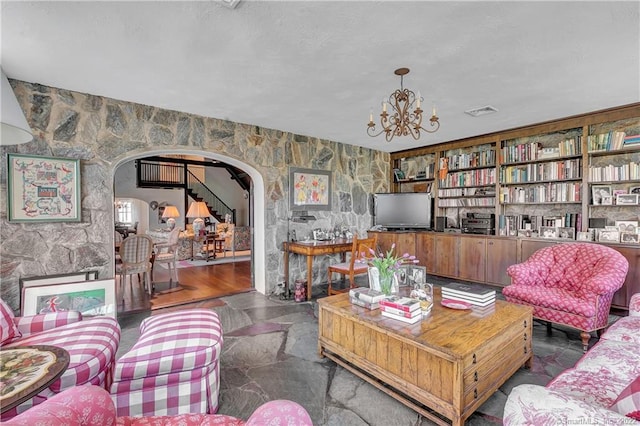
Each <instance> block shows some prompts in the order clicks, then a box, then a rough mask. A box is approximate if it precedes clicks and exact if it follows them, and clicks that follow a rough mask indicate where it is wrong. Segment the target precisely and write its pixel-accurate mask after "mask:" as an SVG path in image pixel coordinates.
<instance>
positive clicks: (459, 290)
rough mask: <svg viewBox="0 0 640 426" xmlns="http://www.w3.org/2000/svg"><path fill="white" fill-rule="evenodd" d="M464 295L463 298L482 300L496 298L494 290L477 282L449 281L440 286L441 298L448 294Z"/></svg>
mask: <svg viewBox="0 0 640 426" xmlns="http://www.w3.org/2000/svg"><path fill="white" fill-rule="evenodd" d="M453 295H455V296H461V297H465V300H477V301H480V302H484V301H487V300H491V299H495V298H496V291H495V290H492V289H490V288H487V287H484V286H481V285H479V284H467V283H449V284H447V285H444V286H442V298H445V296H447V297H446V298H449V296H453Z"/></svg>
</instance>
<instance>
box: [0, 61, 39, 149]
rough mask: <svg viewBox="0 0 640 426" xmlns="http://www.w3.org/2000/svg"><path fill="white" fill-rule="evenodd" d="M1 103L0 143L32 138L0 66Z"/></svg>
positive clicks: (14, 143) (12, 142)
mask: <svg viewBox="0 0 640 426" xmlns="http://www.w3.org/2000/svg"><path fill="white" fill-rule="evenodd" d="M0 74H2V75H1V76H0V78H1V79H2V104H1V107H0V122H1V123H2V124H1V126H0V145H19V144H23V143H27V142H31V141H32V140H33V134H32V133H31V128H30V127H29V124H28V123H27V118H26V117H25V116H24V112H23V111H22V108H21V107H20V104H19V103H18V100H17V99H16V95H15V93H13V89H12V88H11V84H9V80H8V79H7V76H6V75H4V71H3V70H2V68H0Z"/></svg>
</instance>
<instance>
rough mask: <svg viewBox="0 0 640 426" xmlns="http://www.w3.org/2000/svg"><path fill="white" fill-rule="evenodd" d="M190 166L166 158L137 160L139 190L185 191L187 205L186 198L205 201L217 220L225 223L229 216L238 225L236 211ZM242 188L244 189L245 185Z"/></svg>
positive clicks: (186, 163)
mask: <svg viewBox="0 0 640 426" xmlns="http://www.w3.org/2000/svg"><path fill="white" fill-rule="evenodd" d="M188 165H189V163H188V162H180V163H173V162H172V161H171V159H166V158H155V157H154V158H152V159H151V160H149V159H142V160H136V185H137V186H138V187H139V188H167V189H173V188H182V189H184V191H185V205H186V201H187V200H186V196H189V197H191V198H192V199H194V200H195V201H204V202H205V203H206V204H207V207H208V208H209V212H210V213H211V216H213V217H214V218H216V220H218V221H219V222H224V221H225V216H226V215H227V214H229V215H231V220H232V223H236V210H235V209H232V208H231V207H229V206H228V205H226V204H225V203H224V202H223V201H222V200H221V199H220V198H219V197H218V196H217V195H216V194H214V193H213V191H211V189H210V188H209V187H208V186H207V185H206V184H205V183H204V182H202V181H201V180H200V179H198V177H197V176H195V175H194V174H193V173H191V171H190V170H189V169H188ZM198 165H201V164H198ZM229 173H232V171H229ZM234 173H235V172H234ZM240 186H241V187H242V188H243V189H244V186H243V185H240Z"/></svg>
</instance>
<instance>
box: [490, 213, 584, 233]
mask: <svg viewBox="0 0 640 426" xmlns="http://www.w3.org/2000/svg"><path fill="white" fill-rule="evenodd" d="M542 227H554V228H574V229H575V230H576V231H579V230H581V229H582V213H565V214H564V215H558V216H534V215H532V216H529V215H526V214H520V215H500V216H498V229H499V231H500V232H499V235H512V236H515V235H518V234H519V233H518V231H519V230H531V231H536V232H537V231H539V230H540V229H541V228H542Z"/></svg>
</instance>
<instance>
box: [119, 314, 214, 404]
mask: <svg viewBox="0 0 640 426" xmlns="http://www.w3.org/2000/svg"><path fill="white" fill-rule="evenodd" d="M222 342H223V339H222V326H221V324H220V320H219V318H218V315H217V314H216V313H215V312H213V311H211V310H208V309H188V310H183V311H176V312H169V313H166V314H160V315H156V316H151V317H148V318H145V319H144V320H143V321H142V322H141V323H140V337H139V338H138V341H137V342H136V343H135V345H133V347H132V348H131V350H129V352H127V353H126V354H124V355H123V356H121V357H120V358H119V359H118V361H116V364H115V368H114V377H113V383H112V385H111V395H112V398H113V401H114V403H115V405H116V410H117V413H118V416H165V415H176V414H185V413H209V414H213V413H215V412H216V411H217V410H218V394H219V390H220V366H219V364H218V359H219V357H220V354H221V353H222Z"/></svg>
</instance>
